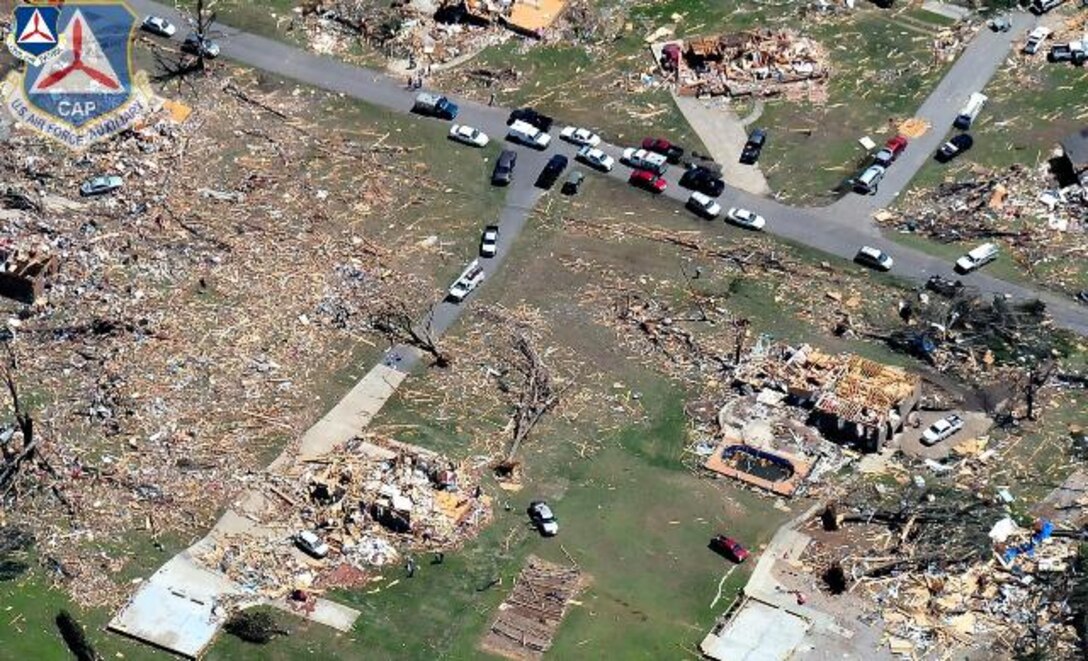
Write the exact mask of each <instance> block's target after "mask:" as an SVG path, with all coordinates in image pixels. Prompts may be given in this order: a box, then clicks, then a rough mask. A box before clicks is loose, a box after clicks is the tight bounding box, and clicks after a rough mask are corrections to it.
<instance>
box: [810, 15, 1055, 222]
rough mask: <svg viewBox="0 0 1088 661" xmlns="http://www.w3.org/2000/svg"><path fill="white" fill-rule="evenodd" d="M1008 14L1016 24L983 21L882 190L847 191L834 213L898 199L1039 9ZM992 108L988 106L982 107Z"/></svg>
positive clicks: (868, 210) (867, 209) (856, 213)
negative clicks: (993, 26)
mask: <svg viewBox="0 0 1088 661" xmlns="http://www.w3.org/2000/svg"><path fill="white" fill-rule="evenodd" d="M1009 16H1010V18H1011V20H1012V29H1011V30H1009V31H1008V32H994V31H993V30H990V29H988V28H986V27H985V26H983V27H982V28H981V30H980V32H979V34H978V35H977V36H976V37H975V38H974V39H973V40H972V41H971V43H970V44H968V45H967V48H965V49H964V51H963V53H961V54H960V57H959V58H958V59H957V60H956V63H955V64H953V65H952V68H951V69H949V71H948V73H946V74H945V76H944V78H942V79H941V82H940V83H938V84H937V87H936V88H935V89H934V90H933V92H932V93H930V95H929V97H928V98H926V100H925V102H924V103H923V104H922V107H921V108H919V109H918V112H917V113H915V115H914V116H915V117H918V118H921V119H924V120H926V121H927V122H929V125H930V129H929V131H927V132H926V133H925V134H924V135H922V136H921V137H919V138H915V139H913V140H911V142H910V145H909V146H908V147H907V149H906V151H904V152H903V154H902V155H901V156H900V157H899V159H898V160H897V161H896V162H895V163H894V164H893V165H892V167H890V168H889V169H888V174H887V175H885V176H884V181H882V182H881V184H880V190H878V191H877V193H876V194H875V195H869V196H865V195H856V194H851V195H847V196H846V197H843V198H842V199H840V200H838V201H837V202H835V203H834V204H832V205H831V206H830V207H829V210H830V211H832V213H833V215H835V216H840V215H842V216H847V217H851V218H855V217H857V218H861V217H866V216H869V215H871V214H872V213H873V212H874V211H876V210H877V209H882V208H885V207H887V206H889V205H891V204H892V203H893V202H895V198H896V197H898V196H899V193H900V192H901V191H903V190H905V189H906V187H907V184H908V183H910V180H911V178H912V177H913V176H914V175H915V173H916V172H918V170H919V169H920V168H921V167H922V166H923V165H925V163H926V162H927V161H928V160H929V159H931V158H933V154H934V153H935V152H936V151H937V149H938V148H939V147H940V146H941V144H943V143H944V141H945V136H946V135H947V134H948V133H949V131H951V130H952V122H953V121H954V120H955V119H956V115H957V114H959V111H960V108H962V107H963V104H964V103H966V102H967V99H968V97H970V96H971V94H973V93H975V92H981V91H982V90H983V88H985V87H986V84H987V83H988V82H990V79H991V78H993V75H994V74H995V73H997V70H998V68H999V67H1000V66H1001V64H1002V63H1003V62H1005V58H1004V57H1000V55H1001V54H1003V53H1008V52H1009V51H1010V47H1011V46H1012V45H1013V44H1018V43H1019V42H1021V41H1023V38H1024V33H1025V32H1027V31H1028V30H1030V29H1031V28H1033V27H1035V25H1036V23H1037V22H1038V20H1039V19H1038V17H1037V16H1035V15H1034V14H1029V13H1028V12H1025V11H1018V12H1014V13H1012V14H1010V15H1009ZM987 110H988V109H985V108H984V109H983V111H982V112H983V113H985V112H987ZM888 137H890V136H888Z"/></svg>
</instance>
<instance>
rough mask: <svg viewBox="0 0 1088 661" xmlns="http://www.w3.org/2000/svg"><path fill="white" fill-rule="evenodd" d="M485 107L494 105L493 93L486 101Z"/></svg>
mask: <svg viewBox="0 0 1088 661" xmlns="http://www.w3.org/2000/svg"><path fill="white" fill-rule="evenodd" d="M487 105H489V106H493V105H495V93H494V92H492V93H491V98H490V99H488V100H487Z"/></svg>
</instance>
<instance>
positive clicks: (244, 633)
mask: <svg viewBox="0 0 1088 661" xmlns="http://www.w3.org/2000/svg"><path fill="white" fill-rule="evenodd" d="M223 628H224V629H225V630H226V632H227V633H229V634H231V635H233V636H237V637H238V638H241V639H242V640H244V641H246V642H247V643H256V644H257V645H264V644H265V643H267V642H269V641H271V640H272V639H273V638H275V637H276V636H278V635H287V633H288V631H286V630H285V629H281V628H280V626H279V624H277V623H276V618H274V617H272V614H271V613H269V612H268V611H264V610H245V611H240V612H238V613H235V614H234V615H232V616H231V618H230V619H229V620H227V623H226V625H224V627H223Z"/></svg>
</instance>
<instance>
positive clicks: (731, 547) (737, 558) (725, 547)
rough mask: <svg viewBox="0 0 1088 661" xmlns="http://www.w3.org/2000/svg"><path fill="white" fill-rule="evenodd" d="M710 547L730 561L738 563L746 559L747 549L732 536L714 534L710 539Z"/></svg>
mask: <svg viewBox="0 0 1088 661" xmlns="http://www.w3.org/2000/svg"><path fill="white" fill-rule="evenodd" d="M710 548H711V549H712V550H713V551H714V552H715V553H718V554H720V555H722V556H724V557H725V558H726V559H727V560H729V561H731V562H735V563H737V564H740V563H742V562H744V561H745V560H747V559H748V555H749V554H748V549H746V548H744V547H743V546H741V543H740V542H738V541H737V540H735V539H733V538H732V537H726V536H725V535H715V536H714V539H712V540H710Z"/></svg>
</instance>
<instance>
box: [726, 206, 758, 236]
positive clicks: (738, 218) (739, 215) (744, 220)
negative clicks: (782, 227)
mask: <svg viewBox="0 0 1088 661" xmlns="http://www.w3.org/2000/svg"><path fill="white" fill-rule="evenodd" d="M725 216H726V218H728V219H729V222H731V223H733V224H734V225H737V226H738V227H743V228H744V229H746V230H761V229H763V228H764V226H766V225H767V221H766V220H764V218H763V216H761V215H759V214H757V213H753V212H751V211H749V210H747V209H738V208H736V207H733V208H731V209H729V211H728V212H727V213H726V214H725Z"/></svg>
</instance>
